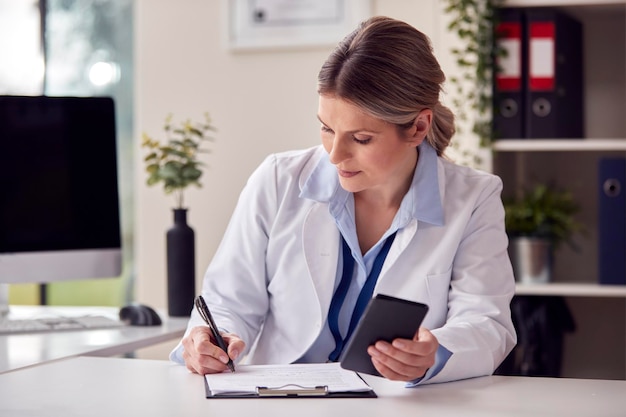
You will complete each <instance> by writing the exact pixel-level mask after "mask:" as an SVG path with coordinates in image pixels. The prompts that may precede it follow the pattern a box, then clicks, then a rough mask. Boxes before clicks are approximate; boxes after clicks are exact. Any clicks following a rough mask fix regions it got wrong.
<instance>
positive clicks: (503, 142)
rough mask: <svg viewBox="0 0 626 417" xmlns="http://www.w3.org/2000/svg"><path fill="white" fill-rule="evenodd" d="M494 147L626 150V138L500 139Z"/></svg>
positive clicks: (495, 142) (513, 148) (542, 149)
mask: <svg viewBox="0 0 626 417" xmlns="http://www.w3.org/2000/svg"><path fill="white" fill-rule="evenodd" d="M492 148H493V150H494V151H500V152H549V151H557V152H569V151H626V139H500V140H497V141H494V142H493V144H492Z"/></svg>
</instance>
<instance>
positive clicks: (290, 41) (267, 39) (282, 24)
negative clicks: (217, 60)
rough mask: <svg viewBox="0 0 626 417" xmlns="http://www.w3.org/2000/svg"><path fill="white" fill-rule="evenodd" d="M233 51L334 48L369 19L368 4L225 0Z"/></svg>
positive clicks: (344, 0)
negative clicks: (312, 47) (332, 46)
mask: <svg viewBox="0 0 626 417" xmlns="http://www.w3.org/2000/svg"><path fill="white" fill-rule="evenodd" d="M225 1H226V3H227V7H226V10H227V13H228V17H227V23H228V25H227V27H228V35H227V38H228V47H229V48H230V49H233V50H246V49H259V48H298V47H311V46H330V45H335V44H336V43H337V42H339V41H340V40H341V39H343V37H344V36H345V35H347V34H348V33H349V32H350V31H352V30H353V29H355V28H356V26H357V25H358V23H359V22H361V21H362V20H365V19H367V18H368V17H370V15H371V1H370V0H225Z"/></svg>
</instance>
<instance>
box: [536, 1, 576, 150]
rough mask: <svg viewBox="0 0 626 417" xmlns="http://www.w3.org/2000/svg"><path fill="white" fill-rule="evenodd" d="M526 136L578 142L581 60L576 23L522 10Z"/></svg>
mask: <svg viewBox="0 0 626 417" xmlns="http://www.w3.org/2000/svg"><path fill="white" fill-rule="evenodd" d="M526 28H527V32H526V33H527V41H528V61H527V65H528V66H527V70H528V72H527V78H526V125H525V132H526V136H527V137H528V138H582V137H583V136H584V124H583V121H584V117H583V56H582V49H583V48H582V26H581V24H580V22H578V21H577V20H575V19H573V18H572V17H570V16H568V15H566V14H565V13H563V12H560V11H558V10H555V9H550V8H538V9H527V10H526Z"/></svg>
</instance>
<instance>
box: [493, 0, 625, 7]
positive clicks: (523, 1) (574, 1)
mask: <svg viewBox="0 0 626 417" xmlns="http://www.w3.org/2000/svg"><path fill="white" fill-rule="evenodd" d="M624 4H626V0H506V1H505V2H504V6H505V7H544V6H550V7H571V6H594V7H598V6H614V5H624Z"/></svg>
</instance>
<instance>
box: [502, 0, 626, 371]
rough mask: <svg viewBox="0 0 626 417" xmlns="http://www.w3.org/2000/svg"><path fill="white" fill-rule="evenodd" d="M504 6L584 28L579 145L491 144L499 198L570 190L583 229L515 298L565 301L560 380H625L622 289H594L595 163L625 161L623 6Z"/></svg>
mask: <svg viewBox="0 0 626 417" xmlns="http://www.w3.org/2000/svg"><path fill="white" fill-rule="evenodd" d="M505 6H507V7H543V6H546V7H556V8H558V9H560V10H562V11H564V12H566V13H568V14H570V15H571V16H573V17H575V18H577V19H578V20H580V21H581V23H582V25H583V48H584V50H583V56H584V71H583V72H584V86H583V88H584V97H585V99H584V117H585V121H584V125H585V135H584V136H585V138H584V139H552V138H545V139H503V140H498V141H496V142H494V144H493V150H494V156H493V169H494V173H495V174H497V175H499V176H500V177H501V178H502V180H503V183H504V190H503V197H505V198H506V197H509V196H513V195H515V193H518V192H519V191H520V190H521V189H524V188H528V187H530V186H532V185H533V184H536V183H540V182H543V183H550V184H554V185H555V186H557V187H558V188H561V189H568V190H570V191H571V192H572V193H573V194H574V197H575V198H576V200H577V201H578V202H579V204H580V208H581V210H580V213H579V214H578V215H577V220H578V221H580V222H581V223H583V224H584V225H585V227H586V229H585V234H584V235H580V236H577V237H576V239H575V243H576V246H577V247H576V248H575V249H572V248H570V247H567V246H562V247H560V248H559V249H558V250H557V251H556V253H555V262H554V268H553V282H551V283H548V284H537V285H527V284H518V285H517V287H516V294H517V295H520V296H562V297H566V301H567V304H568V306H569V307H570V309H571V310H572V314H573V315H574V320H575V321H576V322H577V331H576V332H575V333H573V334H571V335H570V334H568V335H567V336H566V340H565V347H564V364H563V368H564V369H563V376H570V377H588V378H614V379H626V285H625V286H615V285H613V286H608V285H600V284H598V234H597V230H598V216H599V214H598V182H599V180H598V176H597V165H598V161H599V159H600V158H604V157H615V156H618V157H624V156H626V0H508V1H507V2H506V3H505ZM624 215H625V216H626V213H624ZM624 256H625V258H626V254H624Z"/></svg>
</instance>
